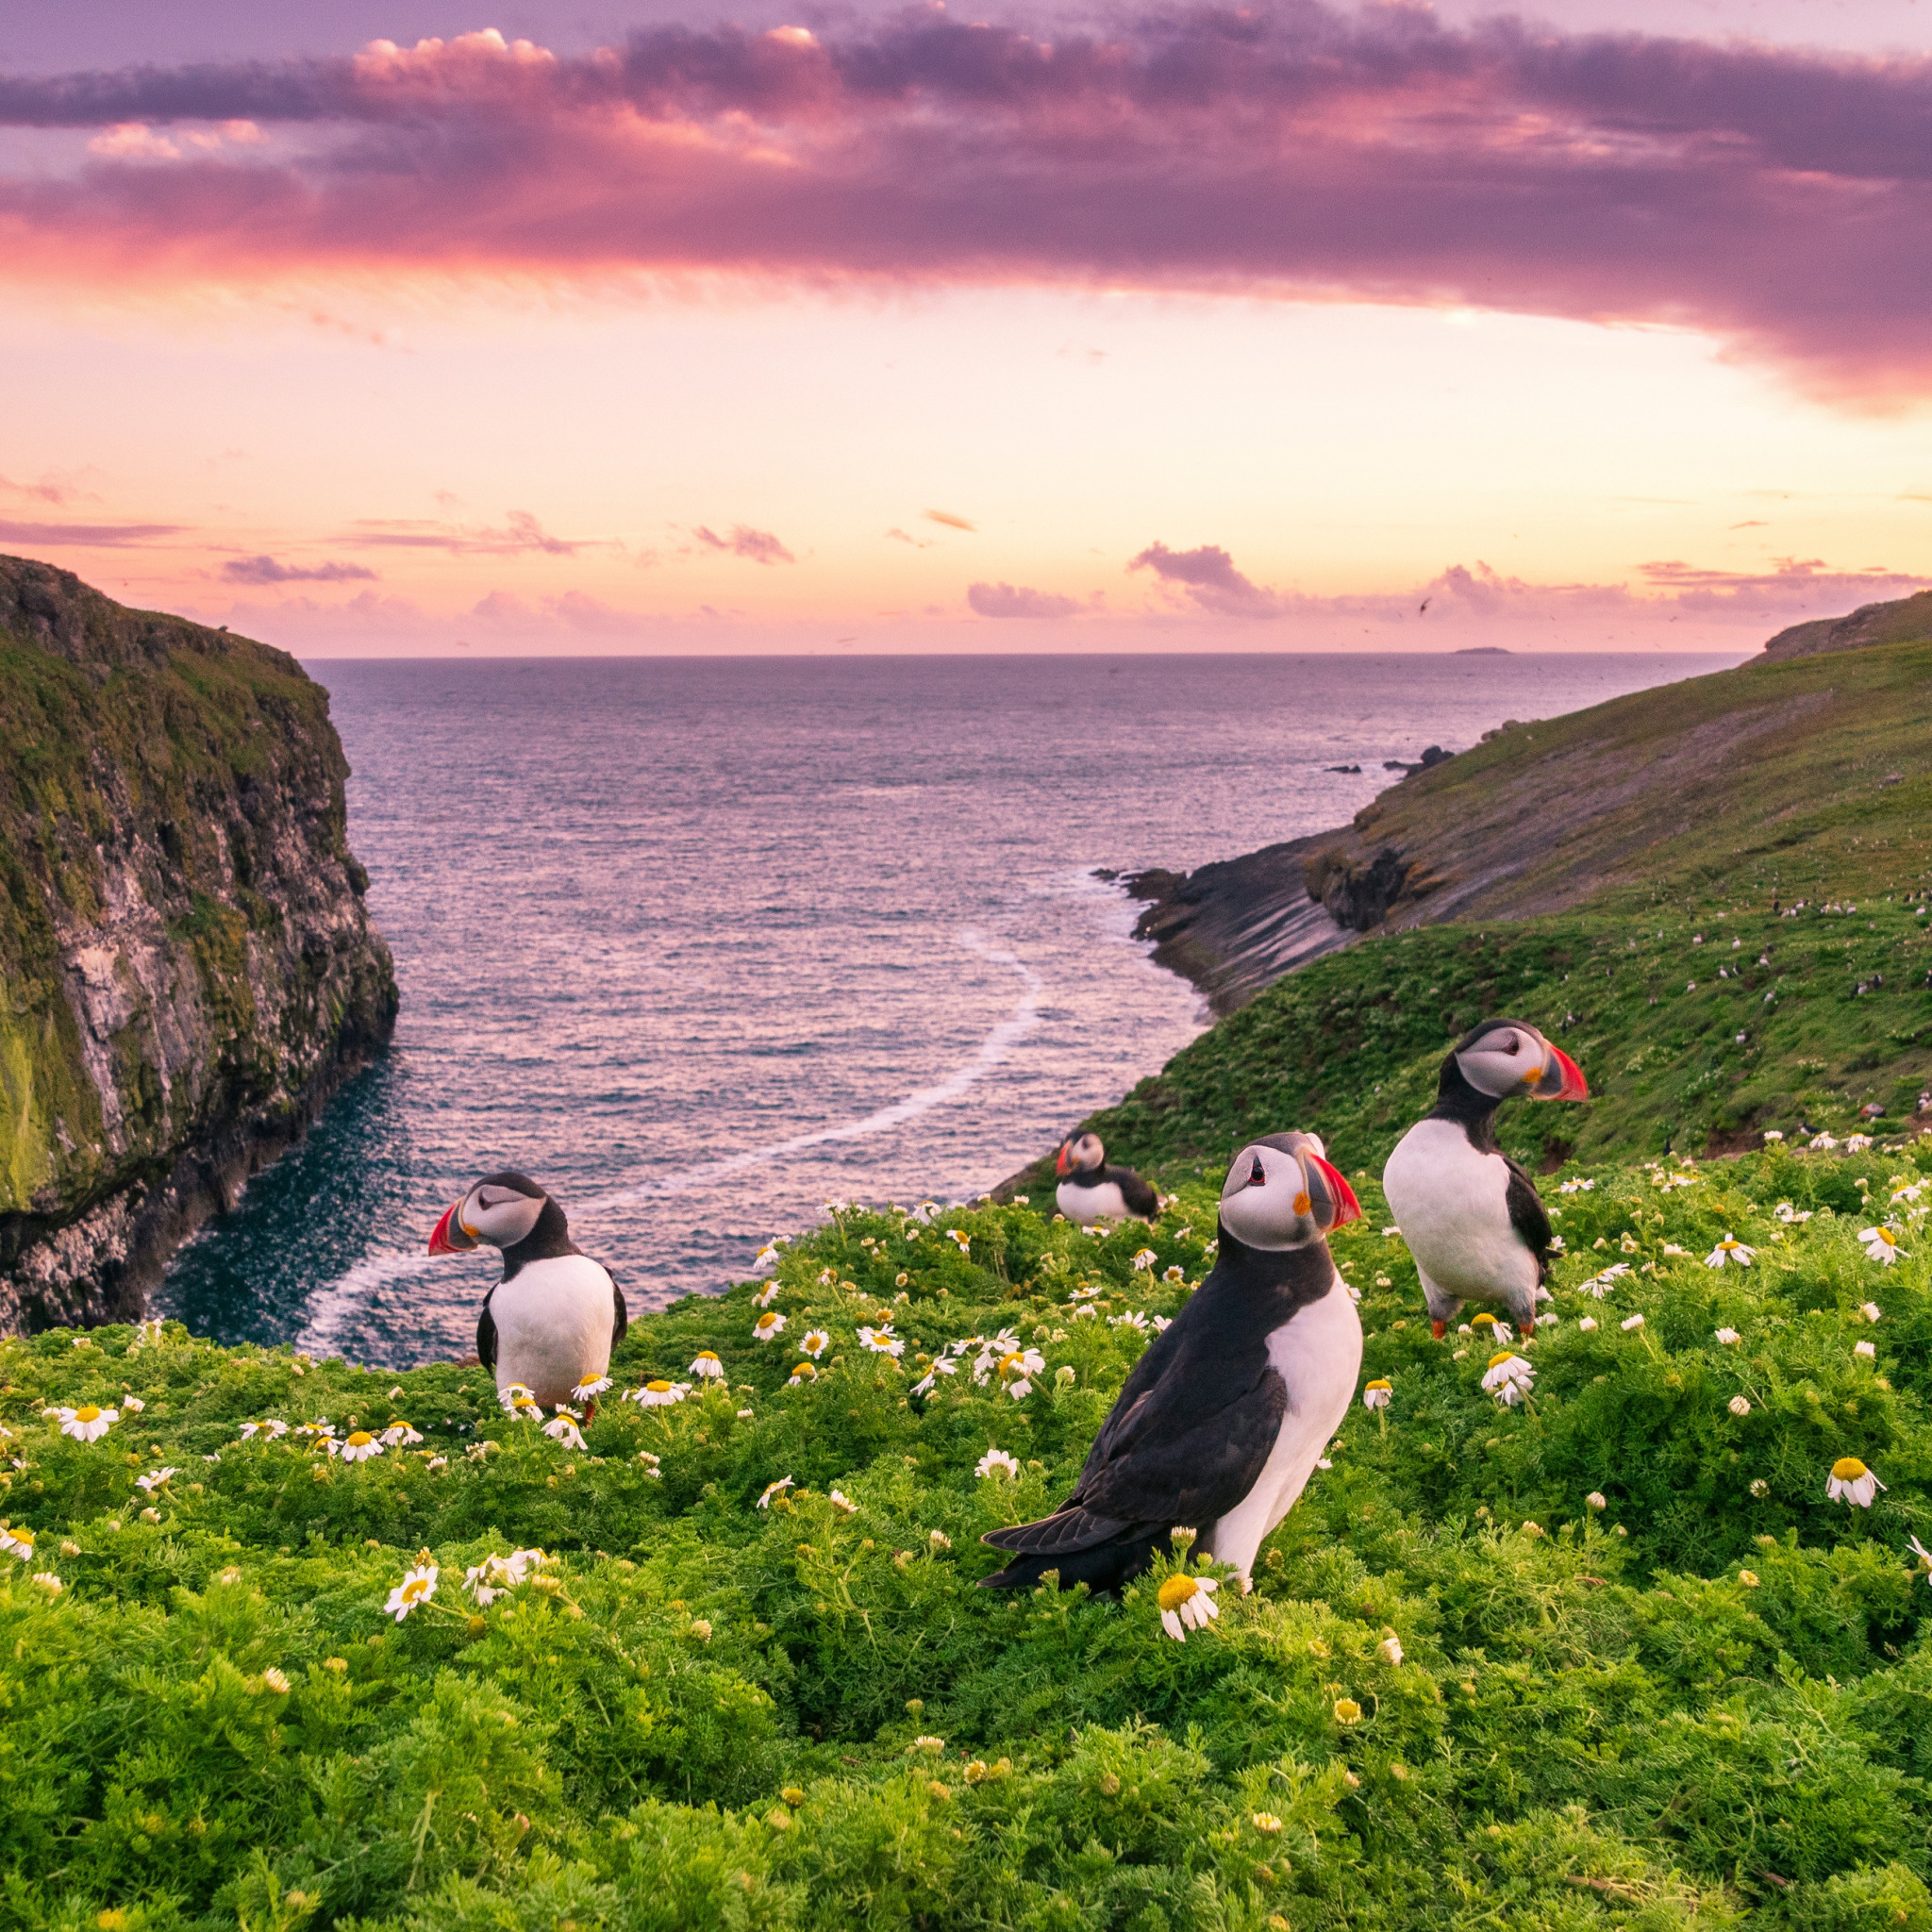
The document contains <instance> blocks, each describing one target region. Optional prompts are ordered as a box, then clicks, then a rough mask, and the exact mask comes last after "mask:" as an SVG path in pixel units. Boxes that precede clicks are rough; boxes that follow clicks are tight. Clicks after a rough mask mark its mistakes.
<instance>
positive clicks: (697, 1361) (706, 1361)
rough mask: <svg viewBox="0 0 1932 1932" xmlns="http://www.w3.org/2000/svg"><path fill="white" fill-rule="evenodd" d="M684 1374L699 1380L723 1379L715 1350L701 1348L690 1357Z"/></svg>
mask: <svg viewBox="0 0 1932 1932" xmlns="http://www.w3.org/2000/svg"><path fill="white" fill-rule="evenodd" d="M685 1374H688V1375H695V1376H696V1377H697V1378H698V1380H699V1381H700V1382H722V1381H723V1380H724V1363H723V1362H721V1361H720V1360H719V1359H718V1357H717V1354H716V1351H714V1350H712V1349H708V1348H701V1349H699V1351H698V1352H697V1354H696V1355H695V1356H693V1357H691V1367H690V1368H688V1369H687V1370H686V1371H685ZM653 1386H654V1387H655V1386H656V1385H655V1384H654V1385H653Z"/></svg>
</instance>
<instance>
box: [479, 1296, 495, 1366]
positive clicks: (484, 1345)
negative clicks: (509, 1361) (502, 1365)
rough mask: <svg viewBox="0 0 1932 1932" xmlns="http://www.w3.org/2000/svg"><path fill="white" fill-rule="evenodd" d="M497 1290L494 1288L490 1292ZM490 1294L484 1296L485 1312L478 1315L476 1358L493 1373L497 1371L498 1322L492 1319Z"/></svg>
mask: <svg viewBox="0 0 1932 1932" xmlns="http://www.w3.org/2000/svg"><path fill="white" fill-rule="evenodd" d="M495 1292H496V1291H495V1290H494V1289H493V1288H492V1289H491V1291H490V1294H494V1293H495ZM490 1294H486V1295H485V1296H484V1297H483V1312H482V1313H481V1314H480V1315H478V1316H477V1317H476V1359H477V1360H478V1361H479V1362H481V1363H482V1364H483V1366H484V1367H485V1368H486V1369H488V1370H489V1371H490V1372H491V1374H495V1373H496V1324H495V1323H494V1322H492V1321H491V1319H490Z"/></svg>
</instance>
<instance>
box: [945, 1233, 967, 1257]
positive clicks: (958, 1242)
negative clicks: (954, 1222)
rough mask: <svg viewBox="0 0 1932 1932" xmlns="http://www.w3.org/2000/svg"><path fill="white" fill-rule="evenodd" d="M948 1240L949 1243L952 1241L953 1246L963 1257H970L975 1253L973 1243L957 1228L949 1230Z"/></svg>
mask: <svg viewBox="0 0 1932 1932" xmlns="http://www.w3.org/2000/svg"><path fill="white" fill-rule="evenodd" d="M946 1239H947V1240H948V1241H951V1242H952V1244H953V1245H954V1246H955V1247H956V1248H958V1251H959V1252H960V1253H961V1254H962V1255H968V1254H971V1253H972V1252H973V1243H972V1241H970V1240H969V1239H968V1238H967V1237H966V1236H965V1235H964V1234H962V1233H961V1232H960V1231H959V1230H958V1228H957V1227H949V1228H947V1230H946Z"/></svg>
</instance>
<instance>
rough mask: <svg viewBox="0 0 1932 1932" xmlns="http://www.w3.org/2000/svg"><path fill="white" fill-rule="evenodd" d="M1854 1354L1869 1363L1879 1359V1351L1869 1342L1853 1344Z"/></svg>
mask: <svg viewBox="0 0 1932 1932" xmlns="http://www.w3.org/2000/svg"><path fill="white" fill-rule="evenodd" d="M1852 1353H1853V1354H1854V1355H1861V1356H1863V1357H1865V1359H1866V1360H1867V1361H1868V1362H1870V1361H1876V1360H1877V1359H1878V1351H1877V1350H1876V1349H1875V1348H1874V1347H1873V1345H1872V1344H1871V1343H1870V1342H1869V1341H1856V1342H1854V1343H1853V1344H1852Z"/></svg>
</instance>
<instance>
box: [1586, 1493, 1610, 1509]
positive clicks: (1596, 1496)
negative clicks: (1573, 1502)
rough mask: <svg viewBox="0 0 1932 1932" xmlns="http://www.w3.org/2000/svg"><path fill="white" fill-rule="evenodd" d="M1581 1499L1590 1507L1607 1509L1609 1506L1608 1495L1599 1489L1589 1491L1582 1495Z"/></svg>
mask: <svg viewBox="0 0 1932 1932" xmlns="http://www.w3.org/2000/svg"><path fill="white" fill-rule="evenodd" d="M1583 1500H1584V1501H1585V1502H1586V1503H1587V1504H1589V1505H1590V1507H1591V1508H1592V1509H1607V1508H1608V1507H1610V1505H1609V1499H1608V1497H1607V1496H1606V1495H1605V1494H1604V1492H1603V1491H1601V1490H1592V1491H1591V1492H1590V1494H1589V1495H1587V1496H1586V1497H1584V1499H1583Z"/></svg>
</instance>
